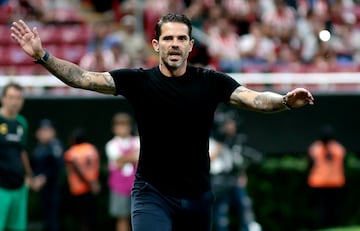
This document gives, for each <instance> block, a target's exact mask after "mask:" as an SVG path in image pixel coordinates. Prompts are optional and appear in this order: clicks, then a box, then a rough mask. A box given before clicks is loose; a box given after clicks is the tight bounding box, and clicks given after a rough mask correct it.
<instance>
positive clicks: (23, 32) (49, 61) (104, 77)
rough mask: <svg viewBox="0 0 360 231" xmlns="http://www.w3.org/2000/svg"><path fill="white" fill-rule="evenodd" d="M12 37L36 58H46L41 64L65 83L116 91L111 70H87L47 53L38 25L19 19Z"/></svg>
mask: <svg viewBox="0 0 360 231" xmlns="http://www.w3.org/2000/svg"><path fill="white" fill-rule="evenodd" d="M11 37H12V38H13V39H14V40H15V41H16V42H17V43H18V44H19V45H20V46H21V48H22V49H23V50H24V52H25V53H26V54H28V55H29V56H31V57H33V58H34V59H35V60H39V59H44V62H42V63H41V65H43V66H44V67H45V68H46V69H47V70H48V71H50V72H51V73H52V74H53V75H55V76H56V77H57V78H58V79H60V80H61V81H63V82H64V83H65V84H67V85H69V86H71V87H75V88H82V89H86V90H91V91H97V92H100V93H105V94H114V93H115V83H114V80H113V79H112V77H111V75H110V73H109V72H90V71H86V70H84V69H82V68H80V67H79V66H78V65H76V64H74V63H71V62H68V61H66V60H62V59H59V58H56V57H55V56H53V55H51V54H49V53H47V52H46V50H45V49H44V48H43V47H42V44H41V39H40V36H39V33H38V31H37V29H36V27H34V28H33V29H32V30H31V29H30V28H29V26H28V25H27V24H26V23H25V22H24V21H22V20H19V21H18V22H14V23H13V24H12V27H11Z"/></svg>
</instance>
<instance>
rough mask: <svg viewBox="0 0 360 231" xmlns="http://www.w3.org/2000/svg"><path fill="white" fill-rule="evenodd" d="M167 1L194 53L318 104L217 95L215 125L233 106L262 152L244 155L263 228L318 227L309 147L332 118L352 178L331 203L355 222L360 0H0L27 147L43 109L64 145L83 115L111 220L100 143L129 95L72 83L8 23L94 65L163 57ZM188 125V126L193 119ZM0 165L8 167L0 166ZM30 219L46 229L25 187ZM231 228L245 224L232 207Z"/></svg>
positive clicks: (241, 127)
mask: <svg viewBox="0 0 360 231" xmlns="http://www.w3.org/2000/svg"><path fill="white" fill-rule="evenodd" d="M167 12H177V13H184V14H186V15H187V16H188V17H189V18H190V19H191V20H192V23H193V27H194V31H193V37H194V39H195V48H194V50H193V51H192V53H191V55H190V57H189V62H190V63H191V64H193V65H198V66H203V67H208V68H212V69H215V70H219V71H223V72H226V73H229V74H230V75H231V76H232V77H234V78H235V79H236V80H237V81H239V82H240V83H241V84H243V85H245V86H247V87H249V88H252V89H254V90H259V91H266V90H270V91H276V92H279V93H281V94H285V93H286V92H287V91H289V90H291V89H293V88H294V87H305V88H307V89H309V90H310V91H311V92H312V93H313V94H314V97H315V105H314V106H306V107H304V108H301V109H298V110H291V111H286V112H283V113H279V114H272V115H262V114H256V113H252V112H248V111H237V110H235V109H233V108H229V107H227V106H226V105H220V107H219V111H218V114H217V117H216V121H215V125H214V133H216V132H217V131H218V130H217V129H218V128H219V127H221V125H222V123H224V121H225V119H224V117H226V116H228V115H233V118H235V120H236V124H237V127H238V131H237V133H238V134H241V135H242V137H246V139H243V140H242V141H241V145H245V146H246V147H250V148H253V149H255V150H257V152H258V153H261V156H262V157H261V161H260V160H256V161H251V155H250V157H249V158H250V161H249V164H247V165H246V173H247V174H246V175H247V184H246V188H247V191H248V195H249V197H250V198H251V201H252V207H253V213H254V216H255V217H256V221H257V222H258V223H259V224H260V225H261V227H262V229H263V230H265V231H279V230H280V231H282V230H294V231H306V230H309V231H310V230H316V229H318V220H319V219H320V218H319V217H320V216H321V215H320V214H319V213H317V212H316V210H315V209H314V205H315V202H314V198H313V196H314V194H313V191H312V190H311V187H309V185H308V179H307V178H308V175H309V172H310V171H311V169H310V167H311V165H310V164H309V158H308V149H309V147H310V145H311V144H312V142H313V141H315V140H316V139H317V138H318V137H319V132H318V131H319V129H320V128H321V127H322V126H323V125H331V126H332V127H333V128H334V130H335V131H336V133H335V137H336V140H337V141H338V142H340V143H341V144H342V145H343V146H344V147H345V148H346V158H345V160H344V163H345V165H344V169H345V176H346V184H345V185H344V186H343V188H342V189H343V190H342V191H343V193H342V196H341V198H340V199H333V201H335V200H340V203H339V204H340V205H339V206H338V207H337V210H336V211H337V212H336V215H335V217H336V220H337V224H336V227H344V228H339V229H338V230H347V229H346V228H345V227H353V229H352V230H360V227H359V228H356V225H360V207H359V205H360V198H359V196H358V195H360V187H359V182H360V175H359V172H360V159H359V157H360V156H359V154H360V142H359V140H358V139H359V135H358V131H357V129H358V128H360V122H359V120H358V118H360V107H359V106H358V105H359V103H358V102H359V99H360V98H359V90H360V77H359V76H358V71H359V70H360V21H359V19H360V3H359V1H357V0H0V54H2V55H1V57H0V87H2V86H4V85H5V84H6V83H8V82H9V81H12V80H13V81H17V82H19V83H20V84H21V85H23V86H24V87H25V90H26V103H25V106H24V108H23V110H22V114H23V115H24V116H25V117H26V118H27V119H28V121H29V126H30V127H29V129H30V137H29V147H28V150H29V153H31V152H32V150H33V149H34V146H35V144H36V137H35V130H36V128H37V125H38V122H39V121H40V120H41V119H43V118H49V119H51V120H52V121H54V123H55V125H56V129H57V136H58V138H59V139H60V140H61V141H62V142H63V143H64V144H65V145H66V144H67V137H68V134H69V132H70V131H71V130H72V129H73V128H74V127H84V128H86V129H87V131H88V138H89V140H90V141H91V142H92V143H93V144H95V145H96V147H97V148H98V149H99V152H100V156H101V174H100V181H101V185H102V189H101V192H100V194H99V195H98V196H97V200H98V205H99V207H98V211H99V212H98V223H99V227H101V229H99V230H114V229H115V228H114V223H115V222H114V220H113V219H112V218H111V217H110V216H109V215H108V212H107V211H108V188H107V174H108V172H107V160H106V157H105V150H104V147H105V143H106V141H107V140H109V139H110V138H111V137H112V133H111V118H112V115H113V114H115V113H116V112H119V111H126V112H129V113H130V114H132V109H131V106H130V105H129V104H128V103H127V101H126V100H125V99H123V98H122V97H120V96H119V97H112V96H105V95H100V94H97V93H93V92H88V91H84V90H79V89H72V88H69V87H67V86H65V85H64V84H63V83H62V82H60V81H59V80H57V79H56V78H54V77H53V76H51V74H50V73H49V72H47V71H46V70H45V69H44V68H42V67H41V66H40V65H35V64H34V63H33V60H32V59H31V58H29V57H27V56H26V54H24V53H23V51H22V50H21V49H20V48H19V47H18V45H17V44H16V43H15V42H14V41H12V39H11V37H10V26H11V23H12V22H13V21H15V20H18V19H23V20H25V21H26V22H27V23H29V25H30V26H36V27H37V28H38V31H39V33H40V36H41V39H42V42H43V46H44V47H45V48H46V49H47V50H48V51H49V52H51V53H52V54H53V55H55V56H57V57H59V58H63V59H66V60H69V61H71V62H74V63H76V64H79V65H80V66H81V67H83V68H86V69H88V70H93V71H109V70H113V69H117V68H138V67H143V68H148V67H152V66H154V65H157V62H158V58H157V55H156V53H155V52H153V50H152V47H151V39H152V38H153V31H154V30H153V29H154V25H155V23H156V22H157V20H158V19H159V17H160V16H161V15H163V14H165V13H167ZM189 132H191V131H189ZM65 175H66V173H65V171H64V172H63V181H62V188H61V190H62V194H61V195H62V200H61V201H62V203H61V206H60V211H59V216H60V221H61V230H69V231H71V230H78V228H77V224H76V221H74V220H72V219H71V211H70V210H71V208H70V207H69V201H68V197H69V192H68V185H67V182H66V176H65ZM0 177H1V176H0ZM28 210H29V213H28V217H29V230H43V229H42V227H43V225H42V220H41V211H40V208H39V194H37V193H36V192H32V191H31V192H30V196H29V208H28ZM230 221H231V224H233V225H230V230H238V229H237V223H238V221H237V220H236V216H233V217H232V215H231V214H230Z"/></svg>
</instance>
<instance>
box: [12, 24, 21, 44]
mask: <svg viewBox="0 0 360 231" xmlns="http://www.w3.org/2000/svg"><path fill="white" fill-rule="evenodd" d="M10 29H11V32H12V33H11V34H10V35H11V37H12V38H14V39H15V40H16V41H18V40H19V39H20V38H21V37H22V35H21V33H20V31H19V30H18V29H17V28H16V27H11V28H10Z"/></svg>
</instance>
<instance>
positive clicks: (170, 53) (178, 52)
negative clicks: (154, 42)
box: [168, 49, 183, 55]
mask: <svg viewBox="0 0 360 231" xmlns="http://www.w3.org/2000/svg"><path fill="white" fill-rule="evenodd" d="M182 54H183V53H182V51H181V50H174V49H172V50H169V51H168V55H182Z"/></svg>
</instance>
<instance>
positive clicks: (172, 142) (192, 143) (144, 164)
mask: <svg viewBox="0 0 360 231" xmlns="http://www.w3.org/2000/svg"><path fill="white" fill-rule="evenodd" d="M110 74H111V75H112V76H113V79H114V81H115V85H116V95H122V96H124V97H125V98H126V99H127V100H128V101H129V102H130V104H131V105H132V107H133V109H134V113H135V119H136V121H137V125H138V132H139V135H140V142H141V148H140V149H141V150H140V157H139V164H138V172H137V174H139V175H140V176H141V177H142V178H144V179H145V180H146V181H148V182H149V183H150V184H153V185H154V186H155V187H157V188H158V189H160V190H162V191H163V192H164V193H168V194H170V195H174V196H180V197H196V196H198V195H200V194H201V193H203V192H205V191H208V190H209V189H210V182H209V163H210V160H209V154H208V149H209V135H210V131H211V128H212V125H213V119H214V112H215V110H216V107H217V105H218V104H219V103H220V102H223V103H228V102H229V99H230V95H231V93H232V92H233V91H234V90H235V89H236V88H237V87H238V86H239V85H240V84H239V83H238V82H236V81H235V80H234V79H232V78H230V77H229V76H228V75H226V74H224V73H219V72H216V71H213V70H208V69H204V68H198V67H190V66H189V67H188V68H187V70H186V73H185V74H184V75H183V76H179V77H171V78H169V77H166V76H164V75H163V74H162V73H161V72H160V70H159V68H158V67H154V68H151V69H148V70H144V69H120V70H114V71H111V72H110Z"/></svg>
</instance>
